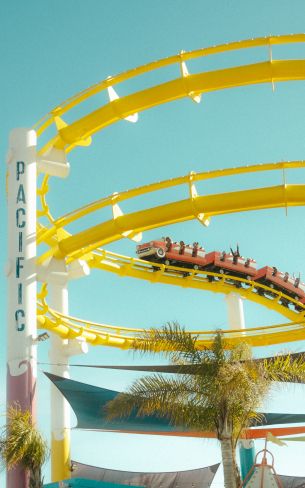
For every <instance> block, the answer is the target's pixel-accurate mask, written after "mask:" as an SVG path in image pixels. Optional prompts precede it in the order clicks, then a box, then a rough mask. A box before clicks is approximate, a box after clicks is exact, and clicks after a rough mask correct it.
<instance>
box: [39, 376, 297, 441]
mask: <svg viewBox="0 0 305 488" xmlns="http://www.w3.org/2000/svg"><path fill="white" fill-rule="evenodd" d="M45 374H46V376H47V377H48V378H49V379H50V380H51V381H52V382H53V383H54V385H55V386H56V387H57V388H58V389H59V390H60V392H61V393H62V394H63V396H64V397H65V398H66V400H67V401H68V402H69V403H70V405H71V407H72V409H73V410H74V413H75V415H76V417H77V428H78V429H90V430H104V431H115V432H126V433H128V432H129V433H138V434H157V435H176V436H177V435H178V436H187V437H210V438H211V437H215V435H214V433H211V432H192V431H190V430H189V429H186V428H184V427H183V426H180V427H179V426H173V425H171V424H170V422H169V420H168V419H166V418H160V417H158V416H157V415H149V416H148V415H147V416H145V417H137V416H136V412H135V413H134V414H132V415H131V416H130V417H128V418H126V419H115V420H111V421H109V420H107V419H106V415H105V405H106V403H107V402H109V401H110V400H112V399H113V398H115V397H116V396H117V395H118V393H119V392H117V391H115V390H108V389H106V388H100V387H97V386H93V385H87V384H86V383H81V382H79V381H74V380H70V379H67V378H62V377H60V376H56V375H53V374H50V373H45ZM263 415H264V417H265V418H264V420H263V421H262V422H261V424H260V425H274V424H287V423H301V422H305V414H295V415H294V414H284V413H265V414H263ZM268 431H270V432H272V433H273V434H274V435H289V434H290V433H292V434H298V433H305V427H295V428H291V427H290V428H286V429H284V428H281V429H274V428H271V427H269V428H268V429H266V428H265V429H248V430H247V431H246V437H248V438H261V437H265V436H266V433H267V432H268Z"/></svg>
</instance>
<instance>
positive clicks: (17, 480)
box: [7, 129, 37, 488]
mask: <svg viewBox="0 0 305 488" xmlns="http://www.w3.org/2000/svg"><path fill="white" fill-rule="evenodd" d="M36 179H37V176H36V133H35V131H33V130H30V129H14V130H13V131H12V132H11V134H10V142H9V151H8V158H7V202H8V266H7V282H8V283H7V284H8V314H7V315H8V317H7V319H8V320H7V407H10V406H11V405H14V404H16V403H17V404H18V405H20V408H21V409H22V410H23V411H25V410H28V411H29V412H30V413H31V414H32V416H35V392H36V376H37V373H36V370H37V359H36V349H37V346H36V345H35V338H36V336H37V326H36V320H37V318H36V306H37V305H36V302H37V298H36V295H37V284H36ZM27 484H28V483H27V475H26V472H25V470H24V469H23V468H22V467H20V466H18V467H17V468H16V469H13V470H10V471H8V473H7V488H16V487H17V486H18V488H26V487H27Z"/></svg>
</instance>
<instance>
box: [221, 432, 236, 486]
mask: <svg viewBox="0 0 305 488" xmlns="http://www.w3.org/2000/svg"><path fill="white" fill-rule="evenodd" d="M220 446H221V457H222V465H223V476H224V486H225V488H238V479H237V472H238V470H237V466H236V460H235V455H234V448H233V446H232V438H231V436H230V435H228V434H227V435H222V436H221V439H220Z"/></svg>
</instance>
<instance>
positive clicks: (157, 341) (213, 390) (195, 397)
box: [106, 323, 305, 488]
mask: <svg viewBox="0 0 305 488" xmlns="http://www.w3.org/2000/svg"><path fill="white" fill-rule="evenodd" d="M134 349H136V350H138V351H140V352H142V353H153V354H154V353H161V354H163V355H164V356H165V357H166V358H167V359H169V361H170V363H171V364H172V365H173V370H174V371H176V372H177V371H178V373H180V374H178V375H176V376H173V375H171V376H170V377H168V376H167V377H164V376H163V375H162V374H153V375H151V376H146V377H143V378H141V379H138V380H136V381H135V382H134V383H133V384H132V385H131V387H130V388H129V389H128V390H127V392H125V393H120V394H119V395H118V396H117V397H116V398H115V399H114V400H112V401H111V402H109V403H108V404H107V407H106V409H107V415H108V417H109V419H111V418H115V417H128V416H129V415H130V414H131V413H132V412H133V413H134V412H135V411H136V412H137V416H145V415H151V414H157V415H158V416H160V417H166V418H168V419H169V420H170V421H171V423H172V424H174V425H180V426H181V425H183V426H185V427H187V428H192V429H199V430H204V431H210V432H215V433H216V436H217V438H218V440H219V441H220V446H221V455H222V463H223V472H224V485H225V487H226V488H237V487H238V486H239V485H240V475H239V469H238V466H237V463H236V455H235V451H236V445H237V442H238V439H239V438H240V436H241V433H242V431H243V430H244V429H245V428H247V427H249V426H250V425H251V424H252V425H253V423H254V422H255V421H257V420H259V419H260V418H261V415H260V414H259V413H258V409H259V408H261V406H262V403H263V400H264V399H265V398H266V396H267V394H268V393H269V392H270V387H271V384H272V382H274V381H293V382H299V381H304V379H305V363H304V359H303V357H297V358H294V357H292V356H290V355H289V354H288V355H285V356H277V357H275V358H271V359H261V360H254V359H253V358H252V354H251V349H250V347H249V346H248V345H247V344H246V343H245V342H240V343H239V344H237V345H234V346H232V347H231V346H230V344H228V343H227V342H226V341H225V340H224V339H223V335H222V333H221V332H220V331H217V332H216V335H215V339H214V342H213V344H212V346H211V349H206V348H205V349H199V348H198V347H197V337H194V336H192V335H191V334H190V333H188V332H186V331H185V330H184V328H182V327H180V326H179V324H177V323H169V324H167V325H165V326H164V327H163V328H161V329H150V330H148V331H146V332H145V333H144V335H143V336H142V337H141V340H140V341H138V342H135V343H134ZM174 365H175V366H174ZM177 366H178V370H177Z"/></svg>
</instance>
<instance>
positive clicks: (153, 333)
mask: <svg viewBox="0 0 305 488" xmlns="http://www.w3.org/2000/svg"><path fill="white" fill-rule="evenodd" d="M196 341H197V337H196V336H192V335H191V334H190V333H188V332H186V331H185V329H184V328H183V327H180V325H179V324H178V323H177V322H168V323H167V324H166V325H164V326H163V327H162V328H161V329H154V328H152V329H149V330H147V331H145V332H144V333H143V334H142V336H140V339H138V340H137V341H135V342H134V344H133V349H134V350H135V351H140V352H142V353H143V354H145V353H148V352H150V353H161V354H163V355H164V356H165V357H168V358H169V359H170V361H172V362H173V363H181V362H191V363H196V362H200V360H201V357H202V352H201V351H199V350H198V348H197V347H196Z"/></svg>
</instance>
